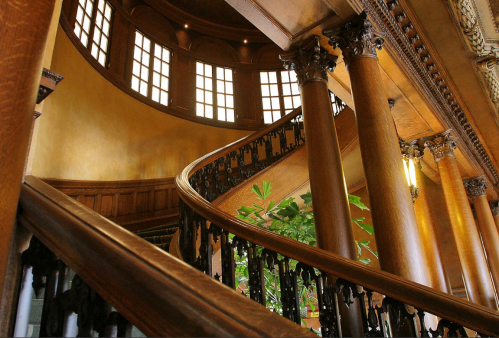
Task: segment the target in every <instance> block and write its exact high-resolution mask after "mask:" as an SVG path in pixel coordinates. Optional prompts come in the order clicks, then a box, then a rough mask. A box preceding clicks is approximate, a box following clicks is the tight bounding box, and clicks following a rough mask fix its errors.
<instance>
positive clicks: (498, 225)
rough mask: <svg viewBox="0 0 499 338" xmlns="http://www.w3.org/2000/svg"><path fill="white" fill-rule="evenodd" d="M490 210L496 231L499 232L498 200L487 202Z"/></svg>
mask: <svg viewBox="0 0 499 338" xmlns="http://www.w3.org/2000/svg"><path fill="white" fill-rule="evenodd" d="M489 206H490V210H491V211H492V216H494V222H495V223H496V228H497V231H498V232H499V200H497V201H492V202H489Z"/></svg>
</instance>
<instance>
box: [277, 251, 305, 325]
mask: <svg viewBox="0 0 499 338" xmlns="http://www.w3.org/2000/svg"><path fill="white" fill-rule="evenodd" d="M278 265H279V282H280V286H281V303H282V315H283V316H284V317H286V318H288V319H290V320H292V321H294V322H295V323H297V324H301V316H300V300H299V297H298V285H297V280H296V273H295V271H291V270H290V269H289V259H288V258H287V257H284V259H282V260H279V261H278Z"/></svg>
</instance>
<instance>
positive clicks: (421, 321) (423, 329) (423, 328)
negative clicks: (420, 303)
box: [416, 309, 430, 337]
mask: <svg viewBox="0 0 499 338" xmlns="http://www.w3.org/2000/svg"><path fill="white" fill-rule="evenodd" d="M416 310H417V314H418V318H419V327H420V328H421V331H420V333H421V337H429V336H430V335H429V332H428V329H426V323H425V321H424V316H425V312H424V311H423V310H420V309H416Z"/></svg>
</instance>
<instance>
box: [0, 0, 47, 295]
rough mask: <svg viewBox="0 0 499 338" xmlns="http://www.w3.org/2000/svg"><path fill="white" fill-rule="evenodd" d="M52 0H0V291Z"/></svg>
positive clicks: (40, 72) (9, 244)
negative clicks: (0, 182)
mask: <svg viewBox="0 0 499 338" xmlns="http://www.w3.org/2000/svg"><path fill="white" fill-rule="evenodd" d="M54 3H55V0H37V1H31V0H3V1H0V13H2V15H0V36H1V39H0V74H2V76H1V77H0V88H2V90H1V91H0V102H1V105H0V163H1V165H0V179H1V180H2V184H0V196H2V198H0V290H3V281H4V277H5V271H6V266H7V260H8V256H9V250H10V246H11V242H12V232H13V228H14V219H15V216H16V211H17V202H18V199H19V192H20V188H21V181H22V176H23V169H24V161H25V159H26V150H27V147H28V140H29V135H30V129H31V123H32V120H33V111H34V107H35V101H36V96H37V93H38V85H39V83H40V77H41V74H42V61H43V53H44V48H45V43H46V39H47V34H48V29H49V25H50V20H51V18H52V12H53V10H54Z"/></svg>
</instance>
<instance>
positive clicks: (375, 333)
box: [362, 290, 383, 337]
mask: <svg viewBox="0 0 499 338" xmlns="http://www.w3.org/2000/svg"><path fill="white" fill-rule="evenodd" d="M366 295H367V306H368V310H367V318H366V323H367V326H368V327H369V328H368V329H367V328H364V333H365V334H366V336H367V337H382V336H383V334H382V331H381V330H380V328H379V327H378V325H379V323H381V322H378V317H377V315H376V310H375V308H374V303H373V292H372V291H371V290H366ZM362 306H363V307H362V309H365V304H363V305H362ZM363 313H365V312H363Z"/></svg>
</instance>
